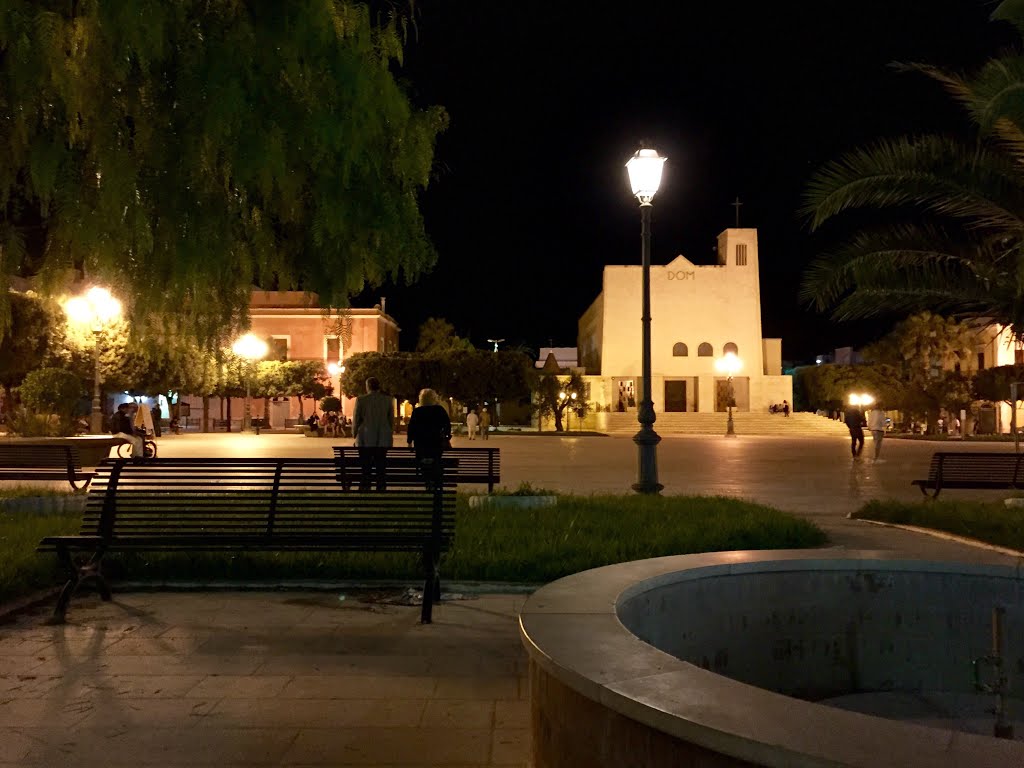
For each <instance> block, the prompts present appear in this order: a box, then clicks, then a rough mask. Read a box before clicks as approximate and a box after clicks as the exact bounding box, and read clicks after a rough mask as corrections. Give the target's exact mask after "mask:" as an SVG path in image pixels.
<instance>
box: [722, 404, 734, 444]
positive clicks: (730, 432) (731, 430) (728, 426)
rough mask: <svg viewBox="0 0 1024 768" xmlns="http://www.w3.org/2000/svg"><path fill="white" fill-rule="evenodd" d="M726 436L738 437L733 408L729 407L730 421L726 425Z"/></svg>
mask: <svg viewBox="0 0 1024 768" xmlns="http://www.w3.org/2000/svg"><path fill="white" fill-rule="evenodd" d="M725 436H726V437H736V430H735V429H734V428H733V424H732V406H730V407H729V420H728V421H727V422H726V423H725Z"/></svg>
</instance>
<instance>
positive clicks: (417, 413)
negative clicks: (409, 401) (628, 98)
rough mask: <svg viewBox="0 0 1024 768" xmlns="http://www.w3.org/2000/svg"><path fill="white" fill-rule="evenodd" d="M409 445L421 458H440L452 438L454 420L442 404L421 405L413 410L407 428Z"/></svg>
mask: <svg viewBox="0 0 1024 768" xmlns="http://www.w3.org/2000/svg"><path fill="white" fill-rule="evenodd" d="M407 437H408V439H409V445H410V446H412V447H413V448H415V449H416V457H417V458H421V459H424V458H426V459H436V458H440V456H441V452H442V451H444V449H445V448H446V447H447V445H448V441H449V440H451V438H452V421H451V419H449V418H448V411H446V410H445V409H444V408H443V407H442V406H440V405H421V406H420V407H419V408H417V409H416V410H414V411H413V412H412V416H411V417H410V418H409V428H408V430H407Z"/></svg>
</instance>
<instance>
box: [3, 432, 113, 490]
mask: <svg viewBox="0 0 1024 768" xmlns="http://www.w3.org/2000/svg"><path fill="white" fill-rule="evenodd" d="M95 474H96V473H95V472H86V471H84V470H83V469H82V462H81V459H79V456H78V449H77V447H76V446H73V445H60V444H52V445H23V444H20V443H6V444H0V480H67V481H68V482H69V483H71V487H72V488H73V489H74V490H76V491H78V490H81V489H82V488H85V487H87V486H88V485H89V481H90V480H92V478H93V476H94V475H95ZM79 483H81V484H80V485H79Z"/></svg>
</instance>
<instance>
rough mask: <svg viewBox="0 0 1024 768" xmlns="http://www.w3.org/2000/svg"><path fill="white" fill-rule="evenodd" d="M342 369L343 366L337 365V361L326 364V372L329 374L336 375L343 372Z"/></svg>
mask: <svg viewBox="0 0 1024 768" xmlns="http://www.w3.org/2000/svg"><path fill="white" fill-rule="evenodd" d="M344 371H345V366H343V365H338V364H337V363H328V364H327V372H328V373H329V374H331V376H337V375H338V374H339V373H343V372H344Z"/></svg>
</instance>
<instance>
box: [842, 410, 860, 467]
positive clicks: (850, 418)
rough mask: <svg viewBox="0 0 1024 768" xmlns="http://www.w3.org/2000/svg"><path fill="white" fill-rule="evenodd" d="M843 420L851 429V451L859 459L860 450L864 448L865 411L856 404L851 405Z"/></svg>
mask: <svg viewBox="0 0 1024 768" xmlns="http://www.w3.org/2000/svg"><path fill="white" fill-rule="evenodd" d="M843 421H845V422H846V428H847V429H848V430H850V452H851V453H852V454H853V458H854V459H855V460H856V459H859V458H860V452H861V451H863V450H864V412H863V411H861V409H860V408H858V407H857V406H856V405H849V406H847V407H846V413H845V415H844V418H843Z"/></svg>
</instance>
